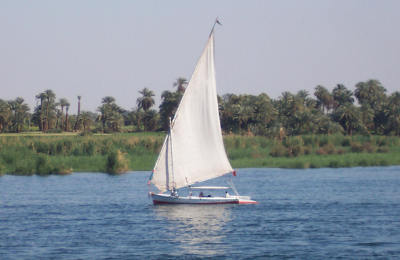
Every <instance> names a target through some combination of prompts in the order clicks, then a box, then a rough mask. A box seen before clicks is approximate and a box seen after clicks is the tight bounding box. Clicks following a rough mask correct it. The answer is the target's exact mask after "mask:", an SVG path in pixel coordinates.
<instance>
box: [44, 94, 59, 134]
mask: <svg viewBox="0 0 400 260" xmlns="http://www.w3.org/2000/svg"><path fill="white" fill-rule="evenodd" d="M44 93H45V97H46V130H48V129H50V126H51V125H50V122H51V118H53V117H54V115H55V113H54V111H55V109H56V104H55V99H56V94H54V92H53V91H52V90H51V89H47V90H46V91H45V92H44Z"/></svg>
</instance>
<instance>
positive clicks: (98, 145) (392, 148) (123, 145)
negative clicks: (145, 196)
mask: <svg viewBox="0 0 400 260" xmlns="http://www.w3.org/2000/svg"><path fill="white" fill-rule="evenodd" d="M163 139H164V134H162V133H135V134H113V135H90V136H80V135H62V134H49V135H40V134H33V135H6V136H5V135H0V172H1V173H9V174H17V175H32V174H39V175H48V174H68V173H70V172H72V171H75V172H82V171H84V172H110V173H119V172H123V171H125V170H127V169H129V170H150V169H151V168H152V167H153V165H154V162H155V160H156V158H157V155H158V152H159V150H160V148H161V145H162V142H163ZM224 139H225V140H224V141H225V146H226V149H227V152H228V156H229V158H230V160H231V163H232V166H233V167H235V168H243V167H279V168H319V167H353V166H378V165H400V138H399V137H386V136H352V137H349V136H342V135H332V136H326V135H310V136H297V137H290V138H286V139H284V140H275V139H268V138H264V137H251V136H234V135H231V136H225V137H224Z"/></svg>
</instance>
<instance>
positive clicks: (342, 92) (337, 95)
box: [332, 84, 354, 108]
mask: <svg viewBox="0 0 400 260" xmlns="http://www.w3.org/2000/svg"><path fill="white" fill-rule="evenodd" d="M332 95H333V99H334V100H335V107H336V108H338V107H339V106H343V105H346V104H353V102H354V98H353V97H352V96H353V92H352V91H351V90H349V89H347V88H346V87H345V86H344V85H343V84H337V85H336V87H335V88H334V89H333V90H332Z"/></svg>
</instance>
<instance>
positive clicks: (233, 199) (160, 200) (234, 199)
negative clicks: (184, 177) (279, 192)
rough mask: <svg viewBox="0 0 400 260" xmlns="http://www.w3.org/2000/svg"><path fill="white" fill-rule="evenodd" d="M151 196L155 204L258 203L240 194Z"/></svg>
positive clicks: (153, 194)
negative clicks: (219, 195)
mask: <svg viewBox="0 0 400 260" xmlns="http://www.w3.org/2000/svg"><path fill="white" fill-rule="evenodd" d="M151 198H152V200H153V204H154V205H160V204H200V205H215V204H257V202H256V201H254V200H251V199H249V198H248V197H245V198H241V197H240V196H229V197H197V196H188V197H179V196H171V195H169V194H155V193H151Z"/></svg>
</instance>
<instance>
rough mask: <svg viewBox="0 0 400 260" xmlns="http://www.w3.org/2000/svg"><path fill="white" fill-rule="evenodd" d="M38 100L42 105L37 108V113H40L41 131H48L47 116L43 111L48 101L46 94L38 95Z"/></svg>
mask: <svg viewBox="0 0 400 260" xmlns="http://www.w3.org/2000/svg"><path fill="white" fill-rule="evenodd" d="M36 99H38V100H40V105H39V106H37V107H36V112H37V113H38V117H39V118H38V120H39V122H38V123H39V130H41V131H46V114H45V110H44V109H43V105H44V103H45V100H46V93H45V92H42V93H39V94H37V95H36Z"/></svg>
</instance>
